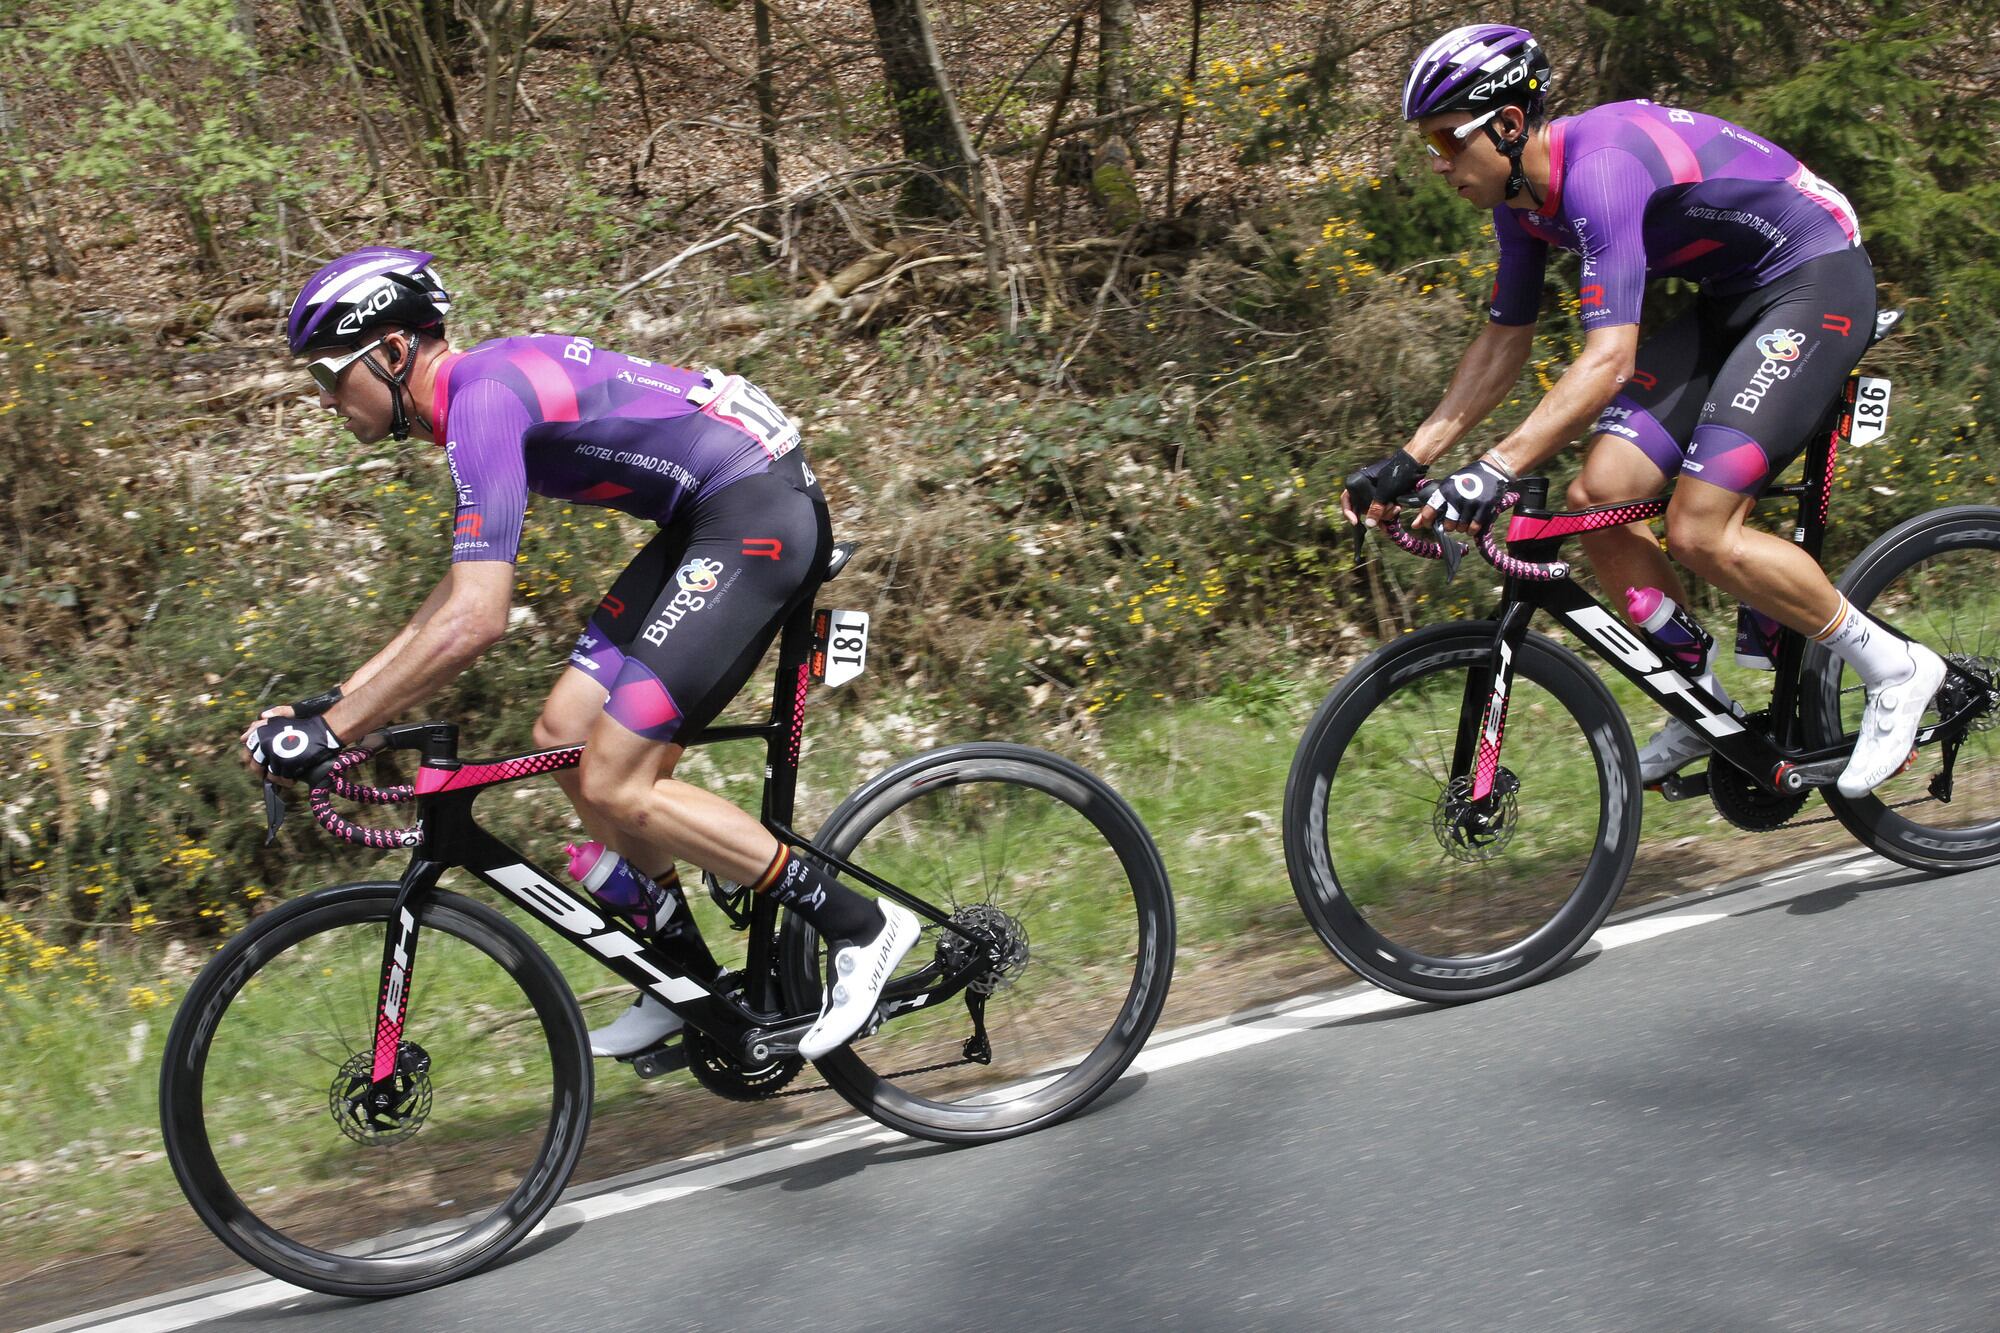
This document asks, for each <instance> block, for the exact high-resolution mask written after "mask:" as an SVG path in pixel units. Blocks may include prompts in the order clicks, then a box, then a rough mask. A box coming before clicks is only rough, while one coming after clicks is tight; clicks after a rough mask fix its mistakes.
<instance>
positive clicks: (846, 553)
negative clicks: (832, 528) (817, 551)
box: [820, 542, 861, 583]
mask: <svg viewBox="0 0 2000 1333" xmlns="http://www.w3.org/2000/svg"><path fill="white" fill-rule="evenodd" d="M860 545H861V543H860V542H835V543H834V544H833V554H832V555H830V556H828V557H827V558H826V574H825V576H824V577H823V578H821V579H820V582H822V583H831V582H833V580H834V579H835V578H837V577H839V575H840V571H841V570H842V569H844V568H846V566H847V562H848V561H849V560H852V559H853V558H854V551H855V548H856V547H858V546H860Z"/></svg>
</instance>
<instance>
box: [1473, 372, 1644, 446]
mask: <svg viewBox="0 0 2000 1333" xmlns="http://www.w3.org/2000/svg"><path fill="white" fill-rule="evenodd" d="M1631 374H1632V367H1631V362H1630V360H1629V359H1621V358H1620V357H1619V356H1618V355H1617V354H1616V353H1614V352H1596V353H1593V352H1590V351H1588V350H1586V351H1585V352H1584V354H1583V355H1582V356H1581V357H1579V358H1578V359H1577V360H1576V362H1575V363H1574V364H1572V365H1571V366H1570V368H1569V369H1568V370H1566V371H1564V372H1563V375H1562V378H1561V379H1559V380H1557V381H1556V383H1555V387H1554V388H1552V389H1550V390H1549V391H1548V393H1547V394H1545V395H1544V396H1543V398H1542V401H1541V402H1539V403H1537V404H1535V410H1534V411H1532V412H1530V413H1529V414H1528V419H1527V420H1525V421H1523V422H1522V423H1521V424H1520V425H1519V426H1517V427H1515V428H1514V430H1513V432H1512V433H1511V434H1509V435H1508V436H1507V438H1506V439H1504V440H1502V441H1500V443H1499V444H1497V445H1495V446H1494V448H1493V449H1492V451H1491V452H1490V454H1489V455H1488V456H1489V457H1491V458H1493V459H1495V460H1496V461H1497V462H1498V463H1499V464H1500V466H1502V467H1504V468H1505V469H1507V471H1509V472H1511V473H1513V474H1514V475H1515V476H1517V477H1518V476H1521V475H1523V474H1525V473H1529V472H1532V471H1534V470H1535V469H1536V468H1537V467H1539V466H1541V464H1542V463H1544V462H1546V461H1547V460H1548V459H1550V458H1552V457H1554V456H1555V455H1556V454H1558V453H1561V452H1562V450H1563V448H1564V446H1566V445H1568V444H1569V442H1570V441H1572V440H1574V439H1576V438H1577V437H1578V436H1579V435H1582V434H1583V433H1584V432H1585V431H1586V430H1588V429H1589V428H1590V426H1591V424H1592V423H1593V422H1595V421H1596V420H1597V416H1598V414H1599V413H1600V412H1602V411H1603V410H1604V409H1605V408H1606V407H1607V406H1609V405H1610V402H1611V400H1612V399H1613V398H1616V397H1617V396H1618V390H1619V389H1620V388H1621V387H1623V385H1624V383H1625V381H1626V380H1627V379H1629V378H1630V377H1631Z"/></svg>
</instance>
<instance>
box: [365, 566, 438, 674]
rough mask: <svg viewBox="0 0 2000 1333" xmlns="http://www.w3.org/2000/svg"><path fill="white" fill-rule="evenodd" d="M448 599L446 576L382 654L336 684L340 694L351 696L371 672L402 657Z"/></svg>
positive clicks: (376, 655) (398, 631) (370, 659)
mask: <svg viewBox="0 0 2000 1333" xmlns="http://www.w3.org/2000/svg"><path fill="white" fill-rule="evenodd" d="M450 596H451V575H450V574H449V573H447V574H446V575H445V576H444V577H443V578H441V579H439V580H438V582H437V586H436V587H434V588H432V589H431V591H430V596H428V597H426V598H424V604H423V605H422V606H420V607H418V608H417V610H416V614H414V615H412V616H411V617H410V623H409V624H407V625H405V626H403V628H401V629H400V630H397V631H396V637H395V638H393V639H391V640H389V642H388V644H387V645H386V646H385V647H384V648H383V649H382V651H380V652H378V653H376V654H375V655H374V656H373V657H371V658H369V659H368V660H367V661H366V662H363V663H362V664H361V665H360V666H359V667H357V668H356V669H355V671H354V672H353V674H352V675H350V676H348V678H347V679H346V680H344V681H342V682H341V683H340V688H341V691H342V692H343V693H346V694H352V693H354V692H355V691H356V690H358V689H360V688H361V687H362V686H363V685H364V684H366V683H367V682H368V681H369V680H370V679H371V678H373V677H374V675H375V673H376V672H378V671H380V670H381V669H382V668H383V667H384V666H385V665H387V664H388V663H390V662H393V661H395V660H396V659H397V658H398V657H400V656H402V654H403V652H404V650H405V649H407V648H408V647H409V646H410V644H411V643H412V642H413V641H414V640H415V639H416V637H417V635H418V634H420V633H422V632H423V628H424V626H425V625H428V624H429V623H430V619H431V617H432V616H434V615H436V614H437V612H438V608H440V607H442V606H443V605H444V604H445V602H446V601H447V600H448V599H449V598H450Z"/></svg>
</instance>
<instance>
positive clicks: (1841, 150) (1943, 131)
mask: <svg viewBox="0 0 2000 1333" xmlns="http://www.w3.org/2000/svg"><path fill="white" fill-rule="evenodd" d="M1954 37H1955V34H1953V33H1952V32H1950V31H1948V30H1943V29H1939V28H1937V27H1936V26H1935V25H1934V24H1933V23H1932V22H1931V20H1930V19H1929V18H1928V17H1927V16H1924V15H1908V16H1902V17H1897V16H1894V15H1893V14H1882V15H1878V16H1877V17H1875V18H1874V19H1873V20H1872V21H1871V22H1870V23H1869V25H1868V27H1867V29H1866V30H1865V31H1864V32H1863V33H1862V34H1861V35H1859V36H1858V37H1855V38H1852V39H1848V40H1842V41H1835V42H1832V43H1830V44H1829V45H1828V46H1827V48H1826V49H1825V50H1824V51H1823V52H1822V53H1821V54H1820V56H1819V58H1818V59H1816V60H1814V61H1813V62H1812V63H1810V64H1807V65H1805V66H1804V67H1803V68H1801V69H1799V70H1798V72H1797V73H1795V74H1793V75H1792V76H1791V77H1790V78H1787V79H1785V80H1783V81H1782V82H1779V83H1776V84H1773V85H1771V86H1770V87H1767V88H1763V89H1759V90H1757V91H1756V92H1755V93H1753V94H1750V95H1749V96H1748V97H1747V98H1746V100H1745V103H1744V108H1743V111H1742V113H1741V115H1742V117H1743V118H1744V119H1745V120H1746V122H1747V123H1748V124H1750V125H1751V126H1754V127H1755V128H1756V129H1758V130H1759V131H1760V132H1762V133H1765V134H1768V135H1770V136H1771V137H1772V138H1773V139H1774V140H1775V141H1777V142H1778V143H1781V144H1784V145H1785V146H1786V147H1787V148H1788V149H1790V150H1791V151H1792V152H1793V153H1795V154H1796V155H1797V156H1798V157H1799V158H1800V159H1801V160H1803V161H1805V162H1807V163H1808V164H1810V165H1811V167H1812V169H1813V170H1814V171H1816V172H1817V173H1819V174H1820V175H1821V176H1822V177H1824V178H1825V179H1827V180H1829V181H1832V182H1833V183H1834V184H1835V185H1836V186H1838V187H1839V188H1840V189H1841V190H1842V191H1843V192H1844V193H1846V194H1847V196H1848V197H1849V198H1850V199H1851V200H1852V201H1853V203H1854V205H1855V209H1856V211H1857V212H1858V213H1859V214H1860V216H1861V220H1862V227H1863V232H1864V234H1865V236H1866V238H1867V241H1868V246H1869V251H1870V253H1871V255H1873V257H1874V258H1875V260H1876V264H1877V267H1878V269H1879V270H1880V271H1881V273H1882V275H1883V276H1884V277H1885V278H1886V279H1888V280H1889V281H1891V282H1894V283H1896V284H1898V285H1899V286H1903V287H1904V288H1905V289H1907V290H1913V291H1918V292H1935V291H1939V290H1941V289H1946V288H1952V287H1961V288H1962V287H1965V286H1968V285H1969V286H1970V287H1972V288H1973V289H1975V290H1976V291H1977V293H1978V294H1979V295H1980V296H1982V297H1984V298H1987V299H1991V298H1992V297H1993V296H1995V295H2000V259H1996V255H2000V225H1996V223H1995V218H1996V217H2000V183H1996V182H1995V181H1994V180H1993V178H1992V173H1991V170H1990V166H1991V146H1992V143H1993V139H1994V135H1995V133H1996V131H2000V103H1996V102H1995V101H1993V100H1992V99H1990V98H1987V97H1982V96H1978V95H1976V94H1972V93H1967V92H1959V91H1954V90H1953V88H1952V87H1951V86H1950V85H1949V84H1947V83H1946V82H1944V81H1943V80H1940V79H1933V78H1926V77H1923V75H1922V74H1921V73H1920V72H1919V69H1920V67H1921V62H1922V59H1923V58H1924V57H1925V56H1927V55H1929V54H1931V53H1934V52H1935V51H1936V50H1937V49H1938V48H1939V47H1940V46H1941V45H1942V44H1944V43H1945V42H1947V41H1950V40H1953V39H1954Z"/></svg>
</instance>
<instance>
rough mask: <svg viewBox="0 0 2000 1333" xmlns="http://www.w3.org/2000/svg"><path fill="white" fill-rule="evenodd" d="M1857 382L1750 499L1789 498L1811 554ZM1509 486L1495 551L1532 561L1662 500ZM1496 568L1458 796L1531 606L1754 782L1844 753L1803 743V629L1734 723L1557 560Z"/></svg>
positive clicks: (1775, 779) (1788, 781)
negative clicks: (1756, 709)
mask: <svg viewBox="0 0 2000 1333" xmlns="http://www.w3.org/2000/svg"><path fill="white" fill-rule="evenodd" d="M1860 382H1861V376H1860V375H1858V374H1851V375H1849V376H1848V378H1847V385H1846V388H1845V390H1844V391H1843V393H1842V395H1841V397H1840V398H1839V399H1838V400H1836V401H1835V402H1834V403H1833V404H1832V405H1831V406H1830V407H1829V408H1828V410H1827V415H1826V417H1825V418H1823V419H1822V421H1821V422H1820V424H1819V425H1818V426H1816V427H1815V429H1814V431H1813V435H1812V442H1811V444H1810V445H1808V446H1807V451H1806V467H1805V476H1804V478H1803V480H1801V481H1799V482H1796V483H1794V484H1792V485H1789V486H1773V487H1771V488H1769V489H1768V490H1766V491H1765V492H1764V493H1763V494H1762V495H1760V496H1759V497H1758V502H1759V503H1762V502H1763V501H1764V500H1769V499H1793V500H1796V501H1797V504H1798V514H1797V517H1796V520H1795V521H1794V524H1793V527H1792V541H1793V542H1794V543H1795V544H1797V545H1798V547H1799V548H1800V549H1801V550H1803V551H1805V553H1806V554H1807V555H1810V556H1811V557H1812V558H1813V559H1814V561H1815V562H1817V561H1818V559H1819V557H1820V550H1821V547H1822V546H1823V544H1824V542H1825V538H1826V526H1827V508H1828V505H1829V503H1830V502H1831V499H1832V478H1833V469H1834V461H1835V459H1836V458H1837V457H1838V456H1839V451H1840V446H1841V445H1842V444H1843V443H1845V442H1846V441H1847V440H1849V439H1850V438H1851V437H1852V435H1853V429H1854V406H1855V398H1856V394H1857V392H1858V390H1859V386H1860ZM1514 488H1515V490H1516V491H1517V492H1518V493H1519V494H1520V496H1521V500H1520V503H1519V504H1518V505H1517V507H1516V509H1515V511H1514V515H1513V518H1512V520H1511V522H1510V525H1509V527H1508V530H1507V554H1508V555H1509V556H1512V557H1513V558H1514V559H1515V560H1518V561H1530V562H1534V563H1536V564H1547V563H1550V562H1557V555H1556V552H1557V550H1558V548H1559V547H1560V546H1561V544H1562V542H1563V541H1564V540H1565V539H1566V538H1568V537H1571V536H1574V535H1575V534H1577V533H1581V532H1591V531H1595V530H1597V529H1600V528H1608V527H1619V526H1623V525H1624V524H1627V523H1638V522H1643V521H1646V520H1648V519H1654V518H1659V517H1660V516H1662V515H1663V514H1665V513H1666V510H1667V501H1666V499H1664V498H1661V499H1655V500H1645V501H1640V502H1636V503H1631V504H1618V505H1599V506H1596V507H1594V508H1590V509H1579V510H1572V511H1565V512H1554V511H1551V510H1549V509H1547V508H1545V507H1544V506H1545V504H1546V501H1547V499H1548V480H1547V478H1544V477H1523V478H1522V479H1521V480H1520V481H1518V482H1516V483H1515V487H1514ZM1502 572H1503V573H1505V574H1506V582H1505V584H1504V585H1503V587H1502V590H1501V597H1500V609H1499V611H1498V613H1497V615H1496V616H1495V619H1496V620H1497V621H1498V622H1499V624H1498V629H1497V631H1496V633H1495V635H1494V644H1493V647H1494V655H1493V660H1494V662H1495V663H1497V668H1496V667H1488V668H1483V669H1475V670H1474V671H1472V672H1471V673H1469V675H1468V677H1467V680H1466V686H1465V698H1464V703H1463V705H1462V706H1461V709H1460V713H1459V726H1458V734H1457V738H1456V743H1455V746H1454V750H1453V755H1452V770H1451V771H1452V773H1453V775H1454V776H1455V777H1457V776H1466V777H1469V778H1470V780H1471V781H1470V791H1469V794H1470V796H1471V798H1472V799H1473V800H1475V801H1478V800H1484V799H1485V798H1486V797H1487V796H1488V795H1489V794H1490V793H1491V792H1492V790H1493V786H1494V783H1495V781H1496V779H1497V776H1498V773H1499V765H1500V751H1501V744H1502V741H1503V739H1504V736H1505V732H1506V720H1507V704H1508V697H1509V694H1510V691H1511V689H1512V685H1513V679H1514V661H1515V656H1516V654H1517V653H1518V652H1519V651H1520V648H1521V645H1522V643H1523V642H1524V641H1525V640H1526V638H1527V635H1528V628H1529V623H1530V621H1531V620H1532V619H1533V617H1534V614H1535V612H1537V611H1545V612H1547V613H1548V614H1549V615H1551V616H1553V617H1555V618H1556V619H1557V620H1559V621H1561V622H1562V623H1563V624H1564V625H1566V626H1568V627H1569V629H1570V631H1571V632H1572V633H1574V634H1575V635H1576V636H1577V638H1578V639H1579V640H1581V641H1582V642H1583V643H1585V644H1587V645H1589V646H1590V648H1591V649H1592V650H1594V651H1595V652H1596V653H1597V655H1598V656H1600V657H1602V658H1603V659H1604V660H1605V661H1607V662H1609V663H1610V664H1611V665H1612V666H1614V667H1616V668H1617V669H1618V671H1619V672H1620V673H1621V674H1622V675H1623V676H1624V677H1625V678H1626V679H1627V680H1629V681H1631V682H1632V683H1633V685H1635V686H1636V687H1638V689H1639V691H1640V692H1641V693H1643V694H1645V695H1646V696H1647V697H1648V698H1650V699H1651V700H1653V702H1654V703H1656V704H1658V705H1659V706H1660V707H1661V708H1663V709H1665V710H1666V712H1667V713H1669V714H1670V715H1672V716H1674V717H1677V718H1679V719H1680V720H1681V721H1683V722H1685V723H1687V724H1688V725H1690V726H1692V727H1695V728H1697V729H1698V730H1700V731H1701V732H1702V733H1703V734H1704V735H1705V736H1706V738H1707V739H1708V741H1709V743H1710V745H1711V747H1712V748H1713V749H1714V752H1715V753H1716V754H1718V755H1720V756H1721V757H1722V758H1723V759H1724V760H1726V761H1727V762H1729V763H1730V764H1731V765H1733V766H1734V767H1736V768H1739V769H1741V770H1742V771H1743V772H1744V773H1746V774H1748V775H1749V776H1750V777H1751V778H1752V779H1754V780H1755V781H1756V783H1757V784H1758V786H1760V787H1762V788H1763V789H1764V790H1765V791H1767V792H1770V793H1773V794H1775V795H1781V796H1792V795H1796V794H1798V793H1800V792H1803V791H1805V790H1806V789H1808V788H1810V787H1820V786H1825V785H1827V784H1829V783H1831V782H1832V781H1833V780H1834V779H1835V778H1836V777H1838V776H1839V774H1840V770H1841V768H1842V767H1844V766H1845V764H1846V761H1847V757H1848V755H1849V754H1850V753H1851V752H1852V750H1853V740H1852V738H1851V737H1850V738H1846V739H1843V741H1842V742H1841V743H1840V744H1838V745H1831V746H1825V747H1822V748H1819V749H1810V750H1809V749H1806V748H1804V745H1803V739H1802V738H1803V729H1804V721H1803V712H1802V703H1803V693H1802V685H1801V682H1802V680H1803V672H1804V666H1805V660H1806V648H1807V643H1806V636H1805V635H1803V634H1800V633H1799V632H1798V631H1796V630H1793V629H1790V628H1788V627H1781V633H1780V636H1779V646H1778V655H1777V657H1776V658H1775V659H1774V661H1773V664H1772V665H1773V667H1774V670H1775V679H1774V682H1773V685H1772V692H1771V706H1770V708H1769V709H1768V710H1767V711H1765V712H1763V713H1759V714H1753V715H1752V716H1751V717H1749V718H1748V719H1745V720H1742V721H1739V720H1737V719H1736V718H1735V717H1734V716H1732V715H1731V713H1730V711H1729V710H1728V708H1727V707H1725V706H1724V705H1723V703H1722V701H1721V700H1719V699H1717V698H1715V696H1713V695H1711V694H1709V693H1708V692H1707V691H1706V690H1703V689H1701V688H1700V687H1699V686H1697V685H1696V684H1695V683H1694V682H1693V681H1691V680H1689V679H1688V678H1687V677H1686V676H1684V675H1682V674H1681V673H1680V672H1679V671H1677V670H1675V669H1674V668H1673V667H1672V666H1671V665H1669V664H1668V663H1666V662H1665V661H1663V660H1662V659H1661V657H1660V655H1659V654H1658V653H1657V652H1655V651H1654V650H1653V649H1652V647H1651V646H1650V645H1648V644H1647V643H1646V642H1645V640H1644V639H1643V638H1642V637H1641V636H1640V635H1639V634H1638V633H1637V632H1636V631H1634V630H1633V629H1631V628H1630V627H1628V626H1627V625H1626V624H1625V623H1624V620H1623V619H1622V618H1621V617H1619V616H1618V615H1616V614H1614V613H1613V612H1611V611H1610V610H1609V609H1607V608H1606V607H1605V606H1604V604H1603V603H1602V602H1599V601H1598V600H1597V599H1596V598H1595V597H1592V596H1591V595H1590V594H1589V593H1587V592H1585V591H1584V590H1583V589H1582V588H1580V587H1578V586H1577V584H1576V583H1575V582H1574V581H1573V580H1572V579H1571V578H1570V577H1569V576H1568V573H1567V565H1564V573H1563V574H1562V575H1561V576H1560V577H1557V578H1553V579H1548V578H1542V579H1534V578H1529V577H1525V576H1522V575H1519V574H1515V573H1511V572H1507V571H1505V570H1503V571H1502ZM1959 720H1960V719H1959V717H1958V716H1957V715H1956V714H1954V716H1952V717H1950V718H1941V719H1940V720H1939V721H1937V722H1935V723H1932V724H1931V725H1930V726H1927V727H1924V728H1923V729H1921V730H1920V731H1919V732H1918V733H1917V744H1919V745H1926V744H1929V743H1930V742H1931V741H1932V740H1934V739H1936V737H1937V736H1938V734H1939V733H1940V732H1941V731H1945V730H1947V729H1948V728H1950V727H1951V726H1952V725H1953V724H1955V723H1957V722H1958V721H1959Z"/></svg>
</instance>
